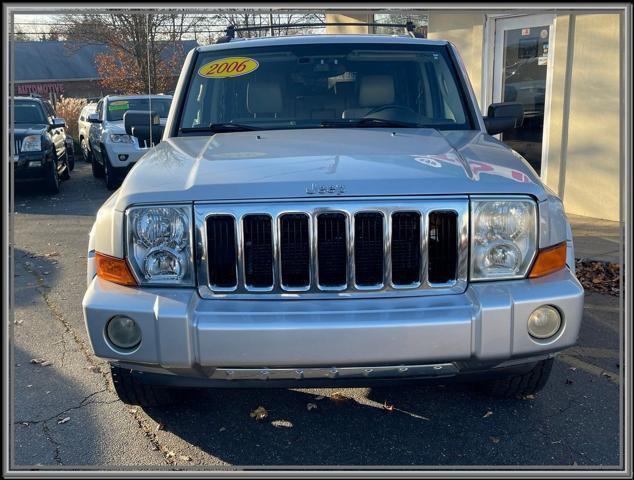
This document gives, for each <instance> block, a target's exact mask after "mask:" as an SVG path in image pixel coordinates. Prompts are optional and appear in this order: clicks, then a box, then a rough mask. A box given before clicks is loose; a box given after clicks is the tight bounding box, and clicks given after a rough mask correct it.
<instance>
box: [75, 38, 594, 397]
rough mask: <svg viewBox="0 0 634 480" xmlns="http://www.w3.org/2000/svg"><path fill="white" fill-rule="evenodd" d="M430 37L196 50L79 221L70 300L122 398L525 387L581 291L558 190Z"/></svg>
mask: <svg viewBox="0 0 634 480" xmlns="http://www.w3.org/2000/svg"><path fill="white" fill-rule="evenodd" d="M521 121H522V108H521V105H518V104H509V103H504V104H494V105H491V106H490V108H489V110H488V115H487V116H486V117H484V118H483V116H482V115H481V114H480V112H479V109H478V105H477V103H476V100H475V97H474V94H473V91H472V89H471V86H470V84H469V80H468V78H467V75H466V73H465V69H464V67H463V65H462V63H461V61H460V59H459V57H458V54H457V52H456V50H455V49H454V47H453V46H452V45H451V44H450V43H448V42H445V41H432V40H423V39H417V38H408V37H398V36H390V37H388V36H375V35H370V36H354V35H345V36H301V37H299V36H298V37H284V38H266V39H253V40H243V41H238V40H235V41H230V42H226V43H221V44H216V45H211V46H205V47H198V48H196V49H195V50H193V51H191V52H190V53H189V55H188V56H187V59H186V61H185V64H184V66H183V70H182V73H181V76H180V79H179V82H178V86H177V89H176V93H175V95H174V101H173V103H172V106H171V110H170V112H169V117H168V119H167V122H166V125H165V132H164V136H163V141H162V142H161V143H160V144H159V145H157V146H156V147H154V148H153V149H151V150H150V151H149V152H148V153H147V154H146V155H145V156H144V157H143V158H142V159H141V160H140V161H139V162H138V164H137V166H136V167H135V168H134V169H133V170H132V171H131V172H130V174H129V175H128V176H127V177H126V179H125V181H124V182H123V184H122V185H121V188H119V189H118V190H117V191H116V192H115V193H114V194H113V195H112V196H111V197H110V198H109V199H108V200H107V201H106V203H105V204H104V205H103V207H102V208H101V209H100V210H99V212H98V214H97V219H96V221H95V224H94V226H93V228H92V231H91V232H90V242H89V255H88V289H87V291H86V294H85V297H84V300H83V309H84V316H85V320H86V325H87V328H88V332H89V335H90V339H91V342H92V347H93V349H94V352H95V354H96V355H97V356H99V357H102V358H105V359H107V360H108V361H109V362H110V363H111V365H112V376H113V380H114V385H115V387H116V390H117V392H118V394H119V395H120V397H121V398H122V399H123V400H124V401H126V402H129V403H139V404H143V405H152V404H157V403H161V402H164V401H169V400H170V399H172V398H173V397H172V395H171V393H172V392H173V391H174V389H173V388H168V387H206V386H209V387H238V386H240V387H241V386H247V387H254V386H255V387H267V386H277V387H288V386H296V387H318V386H335V385H346V386H354V385H370V384H376V383H383V382H393V381H405V380H407V381H424V380H432V379H442V381H443V382H445V381H447V380H449V379H452V378H456V379H464V380H477V381H478V383H479V385H481V386H482V387H484V388H486V389H488V391H490V392H492V393H494V394H500V395H513V396H515V395H520V394H524V395H525V394H531V393H534V392H536V391H537V390H539V389H540V388H542V387H543V386H544V384H545V382H546V380H547V378H548V375H549V373H550V370H551V366H552V362H553V356H554V355H555V353H556V352H557V351H559V350H562V349H565V348H567V347H570V346H571V345H573V344H574V343H575V342H576V339H577V336H578V333H579V327H580V322H581V316H582V307H583V289H582V287H581V285H580V284H579V282H578V281H577V279H576V278H575V275H574V260H573V259H574V256H573V245H572V236H571V230H570V227H569V224H568V222H567V220H566V217H565V215H564V211H563V207H562V203H561V201H560V200H559V199H558V198H557V197H556V196H555V195H554V194H553V193H552V192H551V191H549V190H548V189H547V188H546V187H545V186H544V185H543V184H542V183H541V182H540V180H539V177H538V176H537V175H536V174H535V172H534V171H533V169H532V168H531V167H530V166H529V165H528V163H527V162H526V160H525V159H523V158H522V157H521V156H520V155H519V154H517V153H516V152H514V151H513V150H511V149H510V148H509V147H508V146H506V145H505V144H503V143H502V142H500V141H498V140H497V139H496V138H494V137H493V136H492V135H494V134H496V133H500V132H502V131H505V130H509V129H512V128H515V127H516V126H517V125H519V124H520V122H521Z"/></svg>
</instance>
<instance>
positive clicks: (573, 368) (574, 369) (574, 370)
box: [568, 367, 577, 372]
mask: <svg viewBox="0 0 634 480" xmlns="http://www.w3.org/2000/svg"><path fill="white" fill-rule="evenodd" d="M568 370H572V371H573V372H576V371H577V367H570V368H568Z"/></svg>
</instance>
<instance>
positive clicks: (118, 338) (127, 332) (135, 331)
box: [106, 316, 141, 350]
mask: <svg viewBox="0 0 634 480" xmlns="http://www.w3.org/2000/svg"><path fill="white" fill-rule="evenodd" d="M106 334H107V335H108V340H110V342H111V343H112V344H113V345H114V346H115V347H117V348H122V349H126V350H127V349H130V348H134V347H136V346H137V345H138V344H139V343H141V329H140V328H139V326H138V325H137V323H136V322H135V321H134V320H132V319H131V318H128V317H122V316H117V317H112V318H111V319H110V321H109V322H108V325H107V326H106Z"/></svg>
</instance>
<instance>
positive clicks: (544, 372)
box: [479, 358, 555, 398]
mask: <svg viewBox="0 0 634 480" xmlns="http://www.w3.org/2000/svg"><path fill="white" fill-rule="evenodd" d="M554 360H555V359H554V358H549V359H547V360H542V361H540V362H538V363H537V365H535V366H534V367H533V368H532V369H531V370H530V371H529V372H526V373H523V374H521V375H512V376H509V377H504V378H498V379H495V380H491V381H488V382H484V383H482V384H480V385H479V386H480V388H481V389H482V390H483V391H484V392H485V393H487V394H489V395H492V396H495V397H506V398H515V397H518V396H524V395H533V394H535V393H537V392H539V391H540V390H541V389H542V388H544V386H545V385H546V382H547V381H548V378H549V377H550V372H551V370H552V368H553V362H554Z"/></svg>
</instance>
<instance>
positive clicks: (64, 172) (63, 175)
mask: <svg viewBox="0 0 634 480" xmlns="http://www.w3.org/2000/svg"><path fill="white" fill-rule="evenodd" d="M59 178H61V179H62V180H68V179H69V178H70V165H69V163H68V153H66V155H64V167H63V168H62V173H61V174H60V176H59Z"/></svg>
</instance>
